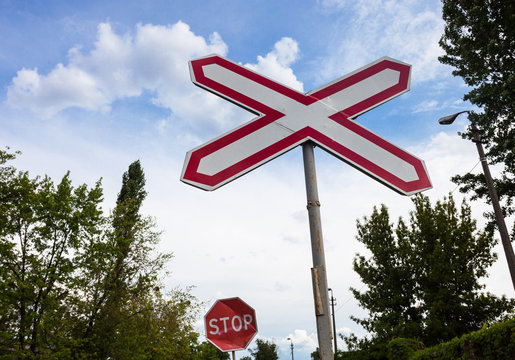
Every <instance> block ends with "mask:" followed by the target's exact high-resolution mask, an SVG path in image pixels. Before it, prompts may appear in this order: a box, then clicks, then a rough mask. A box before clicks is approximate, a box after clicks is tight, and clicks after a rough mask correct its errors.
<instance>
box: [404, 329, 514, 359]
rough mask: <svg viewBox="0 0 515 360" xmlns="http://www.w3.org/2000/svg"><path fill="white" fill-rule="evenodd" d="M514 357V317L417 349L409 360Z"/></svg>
mask: <svg viewBox="0 0 515 360" xmlns="http://www.w3.org/2000/svg"><path fill="white" fill-rule="evenodd" d="M456 359H463V360H472V359H487V360H510V359H515V319H511V320H508V321H504V322H500V323H497V324H494V325H492V326H490V327H484V328H483V329H481V330H478V331H474V332H471V333H469V334H466V335H463V336H462V337H461V338H459V339H458V338H455V339H453V340H451V341H449V342H447V343H443V344H440V345H437V346H433V347H431V348H428V349H425V350H421V351H417V352H416V353H414V354H413V355H412V356H411V357H409V360H456Z"/></svg>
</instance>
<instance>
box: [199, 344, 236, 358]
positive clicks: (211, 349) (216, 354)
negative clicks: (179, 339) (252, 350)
mask: <svg viewBox="0 0 515 360" xmlns="http://www.w3.org/2000/svg"><path fill="white" fill-rule="evenodd" d="M229 359H230V356H229V353H227V352H223V351H220V350H219V349H217V348H216V347H215V346H214V345H213V344H211V343H210V342H208V341H204V342H202V343H200V344H199V345H197V346H196V347H195V350H194V353H193V358H192V360H229ZM241 360H243V358H241Z"/></svg>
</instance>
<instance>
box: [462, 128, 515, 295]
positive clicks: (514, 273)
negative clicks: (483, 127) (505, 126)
mask: <svg viewBox="0 0 515 360" xmlns="http://www.w3.org/2000/svg"><path fill="white" fill-rule="evenodd" d="M470 128H471V130H472V133H473V134H474V138H473V141H474V142H475V143H476V147H477V152H478V153H479V160H480V161H481V165H482V166H483V173H484V175H485V180H486V185H487V186H488V193H489V195H490V199H491V200H492V206H493V207H494V214H495V220H496V222H497V227H498V228H499V233H500V235H501V242H502V246H503V248H504V254H505V255H506V261H507V262H508V268H509V270H510V275H511V282H512V285H513V289H515V255H514V253H513V247H512V246H511V241H510V234H509V233H508V229H507V228H506V222H505V221H504V215H503V213H502V210H501V205H500V204H499V198H498V196H497V190H495V186H494V181H493V179H492V175H491V174H490V169H489V167H488V162H487V161H486V156H485V151H484V150H483V145H482V143H481V134H480V131H479V130H478V128H477V127H476V125H475V124H474V123H472V125H471V126H470Z"/></svg>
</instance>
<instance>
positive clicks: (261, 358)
mask: <svg viewBox="0 0 515 360" xmlns="http://www.w3.org/2000/svg"><path fill="white" fill-rule="evenodd" d="M249 352H250V355H252V357H253V358H254V360H277V359H279V355H278V354H277V345H276V344H274V343H272V342H270V341H267V340H261V339H257V340H256V348H255V349H253V350H252V349H250V350H249Z"/></svg>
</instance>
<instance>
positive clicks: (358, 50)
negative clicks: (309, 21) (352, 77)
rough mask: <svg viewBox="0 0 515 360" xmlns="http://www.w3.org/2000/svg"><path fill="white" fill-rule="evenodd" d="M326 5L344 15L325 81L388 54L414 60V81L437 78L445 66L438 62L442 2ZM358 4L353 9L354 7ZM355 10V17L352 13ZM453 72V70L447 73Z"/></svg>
mask: <svg viewBox="0 0 515 360" xmlns="http://www.w3.org/2000/svg"><path fill="white" fill-rule="evenodd" d="M321 6H322V8H324V9H325V10H326V11H332V12H335V13H340V14H341V21H340V23H338V24H337V25H336V26H335V28H334V31H333V34H332V35H330V36H329V41H328V49H327V55H326V57H325V58H324V59H321V62H322V64H323V65H322V66H320V67H319V68H320V69H325V70H323V71H322V74H321V78H320V79H319V81H320V82H322V81H328V80H331V79H333V78H335V77H338V76H341V75H344V74H345V73H347V72H349V71H352V70H354V69H356V68H358V67H361V66H363V65H365V64H367V63H368V62H370V61H373V60H375V59H378V58H380V57H382V56H391V57H393V58H396V59H398V60H401V61H404V62H407V63H409V64H411V65H413V70H412V71H413V73H412V82H421V81H426V80H431V79H435V78H436V77H438V76H440V74H441V73H443V72H444V71H446V70H445V68H444V66H443V65H441V64H440V63H439V62H438V56H439V55H441V54H442V50H441V49H440V48H439V46H438V40H439V39H440V36H441V34H442V33H443V26H444V23H443V20H442V19H441V11H440V9H441V4H440V3H439V1H436V0H432V1H431V2H417V1H414V0H397V1H391V0H375V1H360V2H349V1H345V0H341V1H337V0H330V1H322V2H321ZM349 7H352V10H349V9H348V8H349ZM349 13H350V14H353V15H354V17H349ZM445 74H446V75H448V72H446V73H445Z"/></svg>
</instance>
